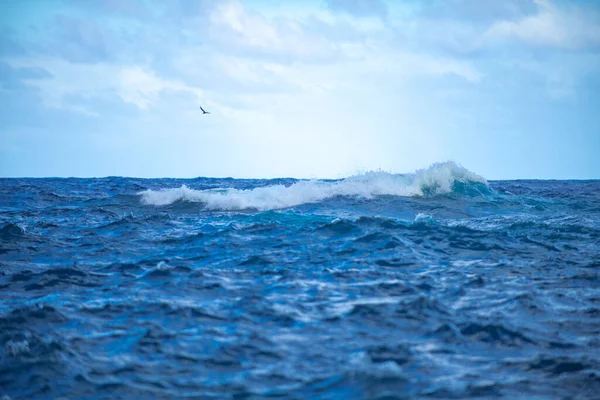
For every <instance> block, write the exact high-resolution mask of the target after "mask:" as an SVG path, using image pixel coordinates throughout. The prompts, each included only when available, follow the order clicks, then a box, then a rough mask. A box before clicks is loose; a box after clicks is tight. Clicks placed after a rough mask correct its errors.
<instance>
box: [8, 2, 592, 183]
mask: <svg viewBox="0 0 600 400" xmlns="http://www.w3.org/2000/svg"><path fill="white" fill-rule="evenodd" d="M0 105H1V106H0V176H4V177H21V176H30V177H46V176H64V177H68V176H76V177H99V176H135V177H182V178H189V177H197V176H207V177H226V176H231V177H237V178H272V177H297V178H341V177H345V176H350V175H353V174H356V173H360V172H364V171H370V170H383V171H387V172H392V173H405V172H412V171H414V170H416V169H420V168H425V167H428V166H429V165H431V164H432V163H435V162H443V161H448V160H451V161H455V162H456V163H459V164H461V165H463V166H464V167H466V168H468V169H469V170H471V171H473V172H476V173H478V174H480V175H482V176H484V177H485V178H487V179H528V178H538V179H592V178H596V179H597V178H600V1H597V0H595V1H591V0H590V1H583V0H582V1H558V0H503V1H496V0H406V1H392V0H388V1H385V0H302V1H285V2H284V1H275V0H247V1H242V0H219V1H215V0H170V1H158V0H156V1H152V0H86V1H80V0H21V1H16V0H0ZM199 106H202V107H203V108H204V109H206V110H207V111H210V112H211V114H209V115H203V114H202V112H201V111H200V110H199Z"/></svg>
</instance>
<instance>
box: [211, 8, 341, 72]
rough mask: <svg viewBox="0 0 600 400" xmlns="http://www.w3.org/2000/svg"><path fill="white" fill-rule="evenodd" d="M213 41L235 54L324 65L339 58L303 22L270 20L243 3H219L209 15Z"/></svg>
mask: <svg viewBox="0 0 600 400" xmlns="http://www.w3.org/2000/svg"><path fill="white" fill-rule="evenodd" d="M208 34H209V35H210V39H211V40H213V41H214V42H216V43H217V44H219V45H221V46H227V47H229V49H230V51H232V52H235V53H236V54H245V55H247V56H266V57H270V58H281V59H283V60H286V59H287V60H289V61H298V62H323V61H328V60H332V59H335V58H336V57H339V56H340V53H339V51H338V48H336V46H334V45H333V44H332V43H331V42H330V41H328V40H327V39H326V38H325V37H324V36H322V35H319V34H318V33H316V32H310V31H309V30H308V29H307V27H306V26H305V25H304V24H303V23H302V22H300V21H297V20H294V19H289V18H278V19H276V20H271V19H268V18H267V17H265V16H263V15H262V14H260V13H259V12H256V11H252V10H248V9H247V8H246V7H245V6H244V4H243V3H242V2H240V1H225V2H221V3H219V6H218V7H217V8H215V9H214V10H213V11H212V13H211V14H210V25H209V27H208Z"/></svg>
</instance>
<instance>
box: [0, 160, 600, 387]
mask: <svg viewBox="0 0 600 400" xmlns="http://www.w3.org/2000/svg"><path fill="white" fill-rule="evenodd" d="M599 271H600V181H492V182H487V181H486V180H485V179H484V178H482V177H480V176H478V175H476V174H474V173H471V172H469V171H467V170H465V169H463V168H461V167H459V166H456V165H454V164H452V163H445V164H438V165H434V166H433V167H431V168H430V169H427V170H423V171H418V172H416V173H414V174H408V175H392V174H386V173H382V172H379V173H368V174H363V175H359V176H355V177H351V178H347V179H343V180H334V181H297V180H294V179H275V180H234V179H207V178H198V179H188V180H182V179H151V180H146V179H134V178H116V177H115V178H102V179H0V397H2V396H5V397H3V398H4V399H55V398H59V397H64V398H69V399H71V398H73V399H74V398H81V399H131V398H138V399H155V398H161V399H170V398H173V399H179V398H193V399H264V398H286V399H287V398H290V399H301V398H310V399H403V398H432V399H449V398H496V397H504V398H511V399H512V398H524V399H567V398H575V399H587V398H590V399H591V398H598V393H600V285H599Z"/></svg>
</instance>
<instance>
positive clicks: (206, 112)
mask: <svg viewBox="0 0 600 400" xmlns="http://www.w3.org/2000/svg"><path fill="white" fill-rule="evenodd" d="M200 109H201V110H202V115H204V114H210V113H209V112H208V111H204V108H202V106H200Z"/></svg>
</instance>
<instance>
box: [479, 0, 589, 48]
mask: <svg viewBox="0 0 600 400" xmlns="http://www.w3.org/2000/svg"><path fill="white" fill-rule="evenodd" d="M536 4H537V5H538V7H539V12H538V13H537V14H535V15H531V16H527V17H524V18H521V19H518V20H514V21H511V20H505V21H499V22H496V23H494V24H492V25H491V26H490V27H489V29H488V30H487V32H485V34H484V38H485V41H487V42H492V43H493V42H498V41H503V40H509V39H515V40H518V41H521V42H523V43H526V44H529V45H533V46H544V47H551V48H559V49H569V50H572V49H581V48H587V47H597V46H600V18H599V16H598V14H597V13H595V12H588V13H584V12H583V11H582V10H578V9H566V8H565V9H560V8H558V7H556V6H554V5H552V4H551V3H550V2H548V1H544V0H538V1H536Z"/></svg>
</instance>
